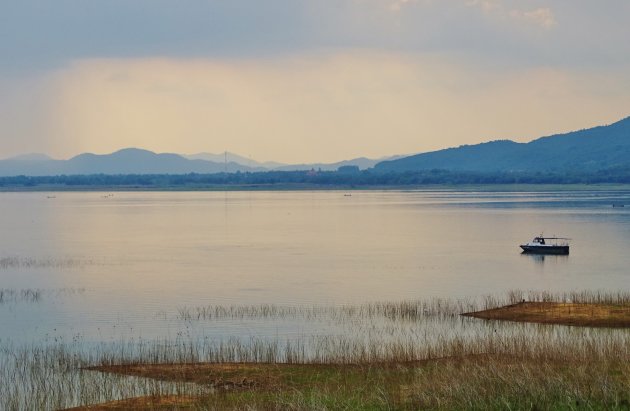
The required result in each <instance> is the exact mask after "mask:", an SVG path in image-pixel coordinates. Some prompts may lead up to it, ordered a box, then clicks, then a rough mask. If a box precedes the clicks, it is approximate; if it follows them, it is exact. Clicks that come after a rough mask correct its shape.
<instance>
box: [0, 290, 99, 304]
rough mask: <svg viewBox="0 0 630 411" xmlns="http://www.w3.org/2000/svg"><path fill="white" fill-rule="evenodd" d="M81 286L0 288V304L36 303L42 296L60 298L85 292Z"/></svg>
mask: <svg viewBox="0 0 630 411" xmlns="http://www.w3.org/2000/svg"><path fill="white" fill-rule="evenodd" d="M85 291H86V289H85V288H82V287H78V288H73V287H64V288H22V289H16V288H0V305H2V304H8V303H18V302H27V303H38V302H40V301H41V300H42V299H44V298H62V297H66V296H70V295H77V294H83V293H85Z"/></svg>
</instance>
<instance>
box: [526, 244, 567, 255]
mask: <svg viewBox="0 0 630 411" xmlns="http://www.w3.org/2000/svg"><path fill="white" fill-rule="evenodd" d="M521 248H522V249H523V253H526V254H556V255H567V254H569V246H568V245H527V244H524V245H521Z"/></svg>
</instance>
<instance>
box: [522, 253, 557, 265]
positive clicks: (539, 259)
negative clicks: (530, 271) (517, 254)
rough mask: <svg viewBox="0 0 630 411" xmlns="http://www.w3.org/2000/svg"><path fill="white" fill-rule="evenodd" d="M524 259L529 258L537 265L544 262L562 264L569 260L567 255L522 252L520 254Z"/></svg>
mask: <svg viewBox="0 0 630 411" xmlns="http://www.w3.org/2000/svg"><path fill="white" fill-rule="evenodd" d="M521 255H522V256H524V257H529V258H530V259H531V260H532V261H533V262H535V263H537V264H544V263H545V261H546V262H554V263H555V262H564V261H567V260H568V259H569V256H568V255H562V254H532V253H527V252H525V251H523V252H522V253H521Z"/></svg>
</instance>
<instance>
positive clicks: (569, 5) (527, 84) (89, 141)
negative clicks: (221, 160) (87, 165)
mask: <svg viewBox="0 0 630 411" xmlns="http://www.w3.org/2000/svg"><path fill="white" fill-rule="evenodd" d="M629 21H630V2H628V1H627V0H606V1H593V0H521V1H515V0H512V1H510V0H265V1H260V0H256V1H238V0H230V1H227V0H194V1H184V0H177V1H176V0H137V1H134V0H90V1H86V0H54V1H53V0H48V1H45V0H37V1H36V0H19V1H6V2H2V4H1V5H0V56H1V57H0V157H2V158H3V157H9V156H12V155H16V154H22V153H29V152H45V153H48V154H50V155H52V156H53V157H56V158H68V157H70V156H72V155H75V154H78V153H80V152H84V151H90V152H96V153H107V152H111V151H115V150H117V149H120V148H124V147H141V148H146V149H149V150H153V151H157V152H179V153H196V152H204V151H205V152H215V153H218V152H223V151H225V150H228V151H232V152H236V153H239V154H242V155H245V156H251V157H252V158H254V159H257V160H276V161H283V162H314V161H336V160H341V159H348V158H352V157H358V156H368V157H381V156H385V155H391V154H403V153H417V152H423V151H430V150H435V149H440V148H445V147H450V146H457V145H461V144H474V143H478V142H482V141H488V140H495V139H502V138H510V139H514V140H517V141H529V140H531V139H533V138H536V137H539V136H543V135H549V134H554V133H557V132H565V131H571V130H575V129H580V128H585V127H591V126H595V125H600V124H607V123H611V122H614V121H616V120H619V119H621V118H623V117H626V116H628V115H630V41H629V39H630V24H628V22H629Z"/></svg>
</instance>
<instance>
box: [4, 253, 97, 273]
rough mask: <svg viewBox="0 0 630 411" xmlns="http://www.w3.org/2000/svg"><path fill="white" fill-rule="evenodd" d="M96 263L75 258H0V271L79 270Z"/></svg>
mask: <svg viewBox="0 0 630 411" xmlns="http://www.w3.org/2000/svg"><path fill="white" fill-rule="evenodd" d="M95 264H96V261H94V260H90V259H77V258H52V257H42V258H34V257H16V256H10V257H2V258H0V270H8V269H23V268H57V269H59V268H64V269H68V268H80V267H84V266H88V265H95Z"/></svg>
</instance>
